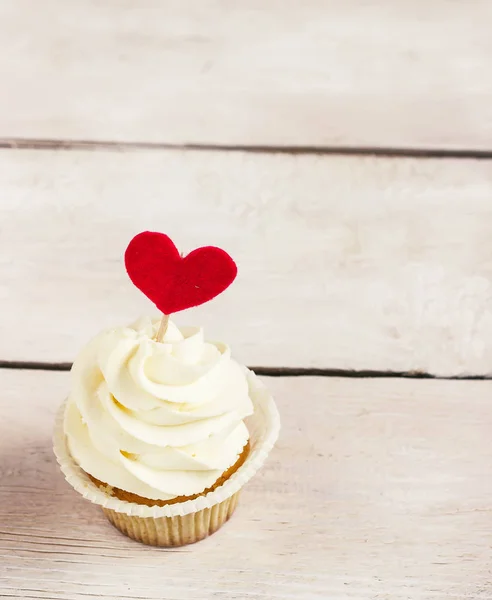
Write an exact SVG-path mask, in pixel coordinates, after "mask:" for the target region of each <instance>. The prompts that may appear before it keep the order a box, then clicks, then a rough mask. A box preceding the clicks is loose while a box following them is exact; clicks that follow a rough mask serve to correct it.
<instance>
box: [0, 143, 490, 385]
mask: <svg viewBox="0 0 492 600" xmlns="http://www.w3.org/2000/svg"><path fill="white" fill-rule="evenodd" d="M0 190H1V199H0V223H1V224H2V228H1V236H0V311H1V314H2V315H3V318H2V319H0V360H34V361H71V360H72V359H73V358H74V356H75V354H76V352H77V351H78V350H79V349H80V347H81V346H82V345H83V344H85V343H86V342H87V341H88V339H89V338H90V337H92V336H93V335H95V334H96V333H97V332H98V331H99V330H100V329H102V328H105V327H109V326H114V325H121V324H126V323H129V322H132V321H133V320H134V319H135V318H136V317H138V316H140V315H142V314H154V309H153V305H151V303H150V302H149V301H147V299H146V298H145V297H144V296H143V295H142V294H140V292H138V291H137V290H136V288H134V287H133V285H132V284H131V283H130V281H129V279H128V278H127V275H126V272H125V269H124V266H123V261H122V257H123V253H124V250H125V248H126V245H127V243H128V241H129V240H130V239H131V237H132V236H133V235H134V234H135V233H137V232H138V231H142V230H145V229H156V230H161V231H166V232H168V233H169V234H170V235H171V236H172V237H173V238H174V239H175V240H176V242H177V244H178V246H179V247H180V249H182V250H183V251H185V252H188V251H189V250H191V249H192V248H194V247H197V246H200V245H205V244H215V245H219V246H222V247H224V248H225V249H226V250H228V251H229V252H230V253H231V254H232V256H233V257H234V258H235V259H236V260H237V262H238V264H239V277H238V279H237V281H236V282H235V283H234V285H233V286H232V287H231V288H230V289H229V290H228V291H227V292H225V293H224V294H223V295H222V296H220V297H219V298H217V299H215V300H214V301H213V302H210V303H208V304H206V305H204V306H202V307H200V308H198V309H196V310H193V311H187V312H185V313H182V314H181V315H178V316H177V321H178V322H179V323H181V324H203V325H204V326H205V330H206V333H207V335H208V336H209V338H212V339H223V340H227V341H228V342H230V344H231V346H232V349H233V352H234V354H235V356H236V357H237V358H238V359H239V360H240V361H242V362H244V363H246V364H250V365H262V366H288V367H299V366H303V367H313V366H314V367H323V368H340V369H374V370H390V371H409V370H410V371H412V370H418V371H426V372H427V371H428V372H431V373H436V374H441V375H457V374H465V373H473V374H486V373H490V370H491V365H492V312H491V311H492V285H491V279H492V261H491V256H492V202H491V198H492V162H490V161H479V162H474V161H468V160H410V159H373V158H356V157H335V156H331V157H315V156H283V155H249V154H242V153H221V152H217V153H207V152H176V151H165V152H164V151H156V152H129V153H119V152H96V153H94V152H75V151H74V152H52V151H45V152H35V151H27V150H25V151H7V150H4V151H3V152H1V153H0Z"/></svg>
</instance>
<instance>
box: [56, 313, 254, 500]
mask: <svg viewBox="0 0 492 600" xmlns="http://www.w3.org/2000/svg"><path fill="white" fill-rule="evenodd" d="M158 325H159V322H158V321H154V322H152V321H151V320H150V319H141V320H140V321H138V322H137V323H135V324H134V325H132V326H131V327H123V328H119V329H112V330H110V331H106V332H103V333H102V334H100V335H99V336H97V337H96V338H95V339H93V340H92V341H91V342H90V343H89V344H88V345H87V346H86V347H85V348H84V349H83V350H82V352H81V353H80V355H79V356H78V358H77V360H76V361H75V363H74V365H73V368H72V378H73V382H72V392H71V394H70V396H69V399H68V403H67V408H66V412H65V421H64V426H65V434H66V436H67V442H68V447H69V450H70V453H71V455H72V457H73V458H74V460H75V461H76V462H77V463H78V464H79V465H80V467H82V469H83V470H84V471H86V472H87V473H89V474H90V475H92V476H93V477H95V478H96V479H99V480H101V481H103V482H105V483H107V484H109V485H111V486H114V487H118V488H120V489H123V490H126V491H128V492H132V493H134V494H138V495H139V496H144V497H146V498H150V499H154V500H169V499H171V498H175V497H176V496H189V495H193V494H198V493H200V492H202V491H203V490H204V489H206V488H208V487H210V486H211V485H213V484H214V483H215V481H217V479H218V478H219V477H220V476H221V475H222V473H223V472H224V471H226V470H227V469H228V468H229V467H230V466H232V465H233V464H234V463H235V462H236V461H237V459H238V458H239V455H240V454H241V452H242V450H243V448H244V446H245V444H246V443H247V441H248V437H249V434H248V430H247V428H246V425H245V424H244V422H243V419H244V418H245V417H246V416H248V415H250V414H252V412H253V405H252V402H251V400H250V398H249V392H248V383H247V379H246V375H245V372H244V370H243V368H242V367H240V366H239V365H238V364H237V363H236V362H235V361H234V360H232V359H231V356H230V350H229V348H228V346H226V345H225V344H222V343H216V342H213V343H212V342H205V341H204V339H203V331H202V329H199V328H183V329H181V330H179V329H178V328H177V327H176V326H175V325H174V324H173V323H172V322H169V325H168V329H167V332H166V335H165V337H164V341H163V342H162V343H159V342H156V341H154V339H153V337H154V335H155V333H156V331H157V328H158Z"/></svg>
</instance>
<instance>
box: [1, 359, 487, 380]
mask: <svg viewBox="0 0 492 600" xmlns="http://www.w3.org/2000/svg"><path fill="white" fill-rule="evenodd" d="M71 368H72V363H69V362H58V363H57V362H35V361H19V360H0V369H24V370H30V371H70V369H71ZM248 368H249V369H251V370H252V371H254V372H255V373H256V374H257V375H263V376H266V377H313V376H314V377H353V378H355V379H364V378H366V379H378V378H391V377H392V378H399V377H400V378H404V379H439V380H450V381H455V380H458V381H485V380H489V379H492V376H483V375H463V376H453V377H440V376H436V375H431V374H430V373H419V372H413V371H371V370H362V371H354V370H346V369H322V368H314V367H313V368H312V367H248Z"/></svg>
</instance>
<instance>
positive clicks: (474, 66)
mask: <svg viewBox="0 0 492 600" xmlns="http://www.w3.org/2000/svg"><path fill="white" fill-rule="evenodd" d="M491 23H492V4H491V3H490V2H489V0H468V1H467V2H456V1H455V0H433V2H432V3H429V2H427V1H426V0H399V2H393V1H391V0H379V1H378V2H366V0H348V1H346V2H338V1H337V0H308V1H303V2H300V1H290V2H288V3H285V2H282V1H280V0H275V1H270V2H263V1H262V0H254V1H251V0H248V1H246V0H236V1H235V2H228V3H227V5H226V4H224V2H222V1H220V0H204V1H202V2H194V1H193V0H191V1H188V2H178V1H175V0H164V1H163V0H146V1H145V2H139V3H135V2H128V1H126V0H113V1H111V2H105V3H101V2H99V1H98V0H76V1H72V2H69V3H67V2H64V1H63V0H45V1H44V2H42V3H41V2H38V1H37V0H3V2H1V3H0V50H1V51H0V65H1V71H2V90H1V92H0V138H1V137H4V138H5V137H17V138H19V137H21V138H22V137H24V138H25V137H27V138H60V139H89V140H90V139H92V140H118V141H137V142H142V141H153V142H164V143H172V144H182V143H198V144H232V145H244V144H246V145H278V146H286V145H287V146H292V145H294V146H298V145H301V146H308V145H311V146H312V145H314V146H330V147H346V146H349V147H354V146H360V147H405V148H446V149H462V148H467V149H481V150H491V149H492V148H491V142H490V140H491V138H492V78H491V77H490V72H491V68H492V62H491V57H492V36H490V24H491Z"/></svg>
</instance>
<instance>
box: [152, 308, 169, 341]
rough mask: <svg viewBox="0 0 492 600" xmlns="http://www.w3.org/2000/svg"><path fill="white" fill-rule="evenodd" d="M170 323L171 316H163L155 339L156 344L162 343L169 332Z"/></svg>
mask: <svg viewBox="0 0 492 600" xmlns="http://www.w3.org/2000/svg"><path fill="white" fill-rule="evenodd" d="M168 323H169V315H164V314H163V315H162V319H161V324H160V325H159V331H158V332H157V336H156V338H155V340H156V342H162V340H163V339H164V336H165V334H166V331H167V325H168Z"/></svg>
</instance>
